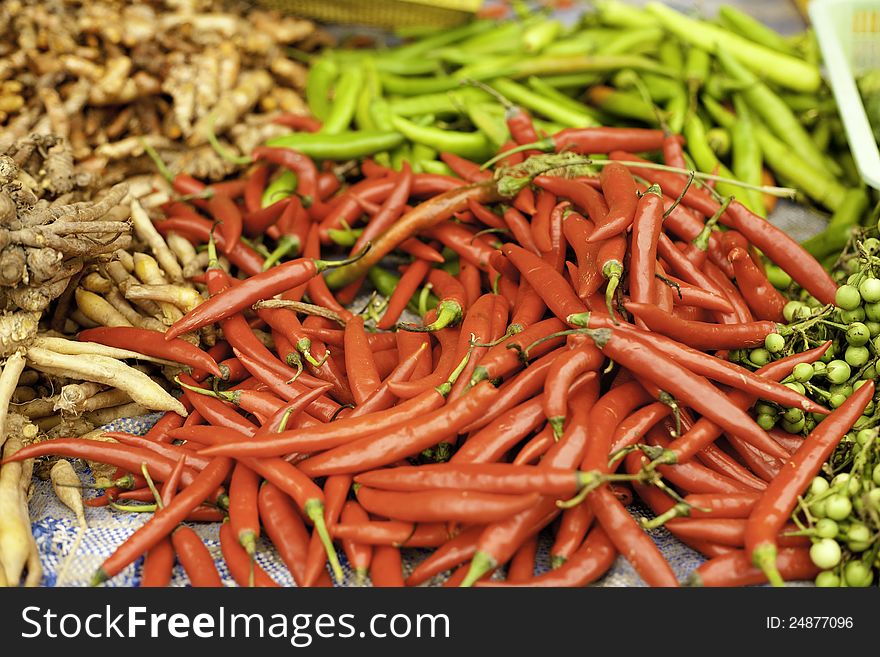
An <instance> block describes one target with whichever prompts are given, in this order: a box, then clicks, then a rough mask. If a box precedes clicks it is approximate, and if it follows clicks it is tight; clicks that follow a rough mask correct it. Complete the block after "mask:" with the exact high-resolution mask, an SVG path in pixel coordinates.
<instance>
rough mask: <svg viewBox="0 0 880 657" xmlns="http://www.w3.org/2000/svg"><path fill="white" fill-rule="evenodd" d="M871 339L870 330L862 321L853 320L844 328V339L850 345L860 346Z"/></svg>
mask: <svg viewBox="0 0 880 657" xmlns="http://www.w3.org/2000/svg"><path fill="white" fill-rule="evenodd" d="M870 339H871V331H870V330H868V327H867V326H865V325H864V324H862V322H853V323H852V324H850V325H849V328H848V329H847V330H846V341H847V342H848V343H849V345H850V346H851V347H861V346H862V345H864V344H865V343H867V342H868V340H870Z"/></svg>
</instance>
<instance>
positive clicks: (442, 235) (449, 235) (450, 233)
mask: <svg viewBox="0 0 880 657" xmlns="http://www.w3.org/2000/svg"><path fill="white" fill-rule="evenodd" d="M424 232H425V235H427V236H428V237H430V238H432V239H435V240H437V241H438V242H440V243H441V244H443V246H446V247H448V248H449V249H451V250H452V251H454V252H455V253H457V254H458V256H459V257H460V258H461V259H462V260H464V261H466V262H469V263H471V264H472V265H474V266H475V267H477V268H478V269H480V270H482V271H486V269H487V267H488V265H489V258H490V256H491V255H492V254H493V253H494V252H495V247H493V246H492V245H491V244H490V243H489V242H488V240H486V239H485V238H484V236H482V235H477V234H476V232H474V231H472V230H470V229H469V228H466V227H464V226H462V225H461V224H456V223H453V222H451V221H441V222H439V223H438V224H437V225H436V226H433V227H431V228H430V229H428V230H426V231H424Z"/></svg>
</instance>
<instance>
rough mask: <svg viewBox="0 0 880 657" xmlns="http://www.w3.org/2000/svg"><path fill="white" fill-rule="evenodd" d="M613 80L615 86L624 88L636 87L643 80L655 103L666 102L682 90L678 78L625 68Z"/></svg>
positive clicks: (642, 82)
mask: <svg viewBox="0 0 880 657" xmlns="http://www.w3.org/2000/svg"><path fill="white" fill-rule="evenodd" d="M612 81H613V82H614V86H615V87H622V88H634V87H637V86H638V82H641V84H642V85H643V86H644V88H645V90H646V91H647V92H648V95H649V96H650V97H651V100H652V101H654V102H655V103H665V102H666V101H667V100H670V99H671V98H674V97H675V96H677V95H679V93H680V92H681V83H680V82H679V81H678V80H673V79H672V78H665V77H663V76H660V75H654V74H653V73H642V74H640V75H639V74H637V73H636V72H635V71H633V70H631V69H623V70H622V71H620V72H619V73H617V74H616V75H615V76H614V77H613V78H612Z"/></svg>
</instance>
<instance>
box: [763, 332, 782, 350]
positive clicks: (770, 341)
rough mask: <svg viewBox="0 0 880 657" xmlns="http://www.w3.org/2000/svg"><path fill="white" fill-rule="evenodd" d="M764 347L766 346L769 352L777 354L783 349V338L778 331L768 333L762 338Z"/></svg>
mask: <svg viewBox="0 0 880 657" xmlns="http://www.w3.org/2000/svg"><path fill="white" fill-rule="evenodd" d="M764 347H766V349H767V351H769V352H770V353H771V354H778V353H779V352H780V351H782V350H783V349H785V338H783V337H782V336H781V335H779V334H778V333H770V334H769V335H767V337H766V338H764Z"/></svg>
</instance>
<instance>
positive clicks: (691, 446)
mask: <svg viewBox="0 0 880 657" xmlns="http://www.w3.org/2000/svg"><path fill="white" fill-rule="evenodd" d="M830 345H831V343H830V342H826V343H825V344H823V345H822V346H820V347H816V348H814V349H811V350H809V351H805V352H802V353H799V354H794V355H792V356H788V357H786V358H781V359H779V360H777V361H774V362H772V363H769V364H768V365H765V366H764V367H762V368H761V369H759V370H758V371H757V372H756V374H758V375H760V376H762V377H764V378H766V379H768V380H771V381H779V380H781V379H783V378H785V377H786V376H788V375H789V373H790V372H791V370H792V369H793V368H794V366H795V365H797V364H798V363H812V362H815V361H817V360H819V358H821V357H822V355H823V354H824V353H825V352H826V351H827V350H828V347H829V346H830ZM756 399H757V396H752V395H749V394H748V393H745V392H741V391H734V392H732V393H731V394H730V400H731V402H733V403H734V404H736V405H737V406H738V407H739V408H742V409H745V408H748V407H749V406H751V405H752V404H754V403H755V400H756ZM721 433H722V429H721V428H720V427H719V426H718V425H717V424H715V423H713V422H712V421H711V420H708V419H706V418H700V420H699V421H698V422H697V423H696V424H695V425H694V426H693V427H692V428H691V429H690V430H689V431H688V432H687V433H685V434H684V435H683V436H681V437H680V438H678V439H676V440H675V441H674V442H673V443H672V444H671V445H670V450H671V451H672V452H673V453H674V454H675V460H676V461H678V462H683V461H686V460H688V459H690V458H691V457H692V456H693V455H694V454H696V453H697V452H698V451H699V450H701V449H702V448H703V447H705V446H706V445H708V444H709V443H711V442H712V441H714V440H715V439H716V438H718V436H720V435H721Z"/></svg>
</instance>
